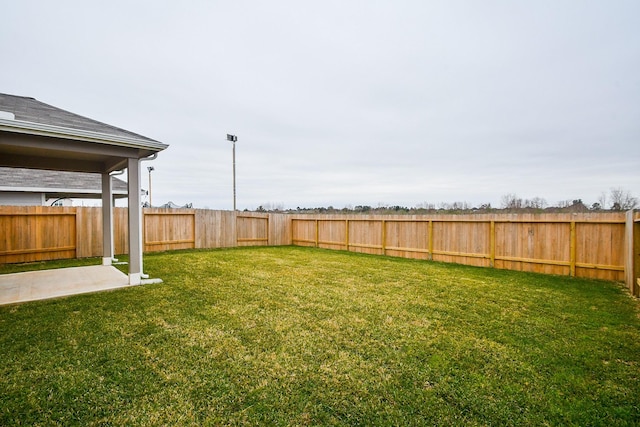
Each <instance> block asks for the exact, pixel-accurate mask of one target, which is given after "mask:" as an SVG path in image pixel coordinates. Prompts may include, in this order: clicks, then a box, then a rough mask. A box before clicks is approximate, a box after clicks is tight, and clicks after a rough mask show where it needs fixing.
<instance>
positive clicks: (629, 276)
mask: <svg viewBox="0 0 640 427" xmlns="http://www.w3.org/2000/svg"><path fill="white" fill-rule="evenodd" d="M634 217H635V212H634V210H633V209H631V210H629V211H627V214H626V218H625V227H624V228H625V238H624V278H625V284H626V285H627V288H628V289H629V292H630V293H631V294H632V295H634V296H640V284H639V283H638V280H639V279H638V276H639V274H638V273H640V272H639V271H638V270H640V235H639V234H640V233H639V232H638V228H639V227H638V225H639V224H638V223H637V221H635V218H634Z"/></svg>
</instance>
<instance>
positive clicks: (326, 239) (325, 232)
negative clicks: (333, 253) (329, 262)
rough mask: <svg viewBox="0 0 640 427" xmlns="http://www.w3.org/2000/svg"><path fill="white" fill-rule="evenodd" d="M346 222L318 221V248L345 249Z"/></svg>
mask: <svg viewBox="0 0 640 427" xmlns="http://www.w3.org/2000/svg"><path fill="white" fill-rule="evenodd" d="M346 233H347V223H346V221H330V220H326V219H320V220H318V247H319V248H325V249H342V250H346V249H347V241H346V238H345V236H346Z"/></svg>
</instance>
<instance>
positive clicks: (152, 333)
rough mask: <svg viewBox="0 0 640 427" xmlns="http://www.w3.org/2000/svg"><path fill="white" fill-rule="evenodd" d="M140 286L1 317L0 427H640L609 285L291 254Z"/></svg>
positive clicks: (175, 265) (624, 313) (617, 292)
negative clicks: (455, 426)
mask: <svg viewBox="0 0 640 427" xmlns="http://www.w3.org/2000/svg"><path fill="white" fill-rule="evenodd" d="M94 263H95V261H94ZM38 265H39V264H38ZM45 265H46V263H45ZM56 265H57V266H63V265H77V262H76V261H73V262H69V261H67V262H65V263H59V262H58V263H56ZM10 268H11V269H13V270H11V271H15V269H18V268H24V267H15V266H14V267H10ZM26 268H31V267H29V266H28V267H26ZM145 270H146V271H147V272H148V273H150V274H151V276H152V277H161V278H163V279H164V283H162V284H158V285H146V286H140V287H133V288H125V289H121V290H117V291H110V292H104V293H98V294H90V295H78V296H73V297H67V298H61V299H56V300H49V301H38V302H32V303H26V304H16V305H10V306H2V307H0V331H1V333H0V425H379V426H387V425H452V424H456V425H459V424H463V425H579V426H584V425H604V426H612V425H621V426H622V425H634V424H635V425H637V424H638V423H640V382H639V377H640V317H639V316H640V310H639V304H638V301H637V300H634V299H633V298H631V297H630V296H628V295H627V293H626V292H625V290H624V289H623V288H622V287H621V286H620V285H619V284H617V283H611V282H603V281H594V280H583V279H574V278H568V277H556V276H544V275H536V274H526V273H519V272H511V271H502V270H492V269H482V268H473V267H465V266H460V265H453V264H440V263H432V262H425V261H415V260H406V259H399V258H388V257H379V256H368V255H359V254H353V253H345V252H336V251H324V250H318V249H308V248H295V247H277V248H245V249H228V250H212V251H187V252H174V253H163V254H153V255H148V256H145ZM8 271H10V270H9V267H2V268H0V272H8Z"/></svg>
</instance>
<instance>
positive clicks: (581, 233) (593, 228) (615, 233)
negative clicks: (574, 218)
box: [576, 223, 625, 280]
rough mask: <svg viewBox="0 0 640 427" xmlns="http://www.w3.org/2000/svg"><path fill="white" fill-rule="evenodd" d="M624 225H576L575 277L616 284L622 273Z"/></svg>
mask: <svg viewBox="0 0 640 427" xmlns="http://www.w3.org/2000/svg"><path fill="white" fill-rule="evenodd" d="M624 233H625V225H624V224H620V223H578V224H576V276H588V277H593V278H596V279H605V280H620V275H621V273H624V248H623V247H621V245H620V244H619V242H622V241H624Z"/></svg>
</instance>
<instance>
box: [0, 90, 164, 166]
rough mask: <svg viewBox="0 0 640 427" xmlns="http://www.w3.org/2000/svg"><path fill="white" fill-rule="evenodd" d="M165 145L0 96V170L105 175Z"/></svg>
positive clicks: (19, 98) (47, 107)
mask: <svg viewBox="0 0 640 427" xmlns="http://www.w3.org/2000/svg"><path fill="white" fill-rule="evenodd" d="M167 147H168V145H166V144H163V143H161V142H158V141H156V140H154V139H151V138H148V137H145V136H142V135H139V134H137V133H134V132H130V131H127V130H124V129H121V128H119V127H116V126H111V125H108V124H105V123H102V122H99V121H97V120H93V119H89V118H87V117H83V116H80V115H78V114H75V113H71V112H69V111H66V110H63V109H60V108H57V107H53V106H51V105H48V104H45V103H43V102H40V101H38V100H36V99H34V98H30V97H26V96H16V95H8V94H1V93H0V166H9V167H26V168H34V169H51V170H66V171H76V172H94V173H104V172H113V171H115V170H122V169H123V168H125V167H126V163H127V159H131V158H137V159H141V158H145V157H149V156H151V155H153V154H155V153H158V152H159V151H162V150H164V149H166V148H167Z"/></svg>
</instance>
